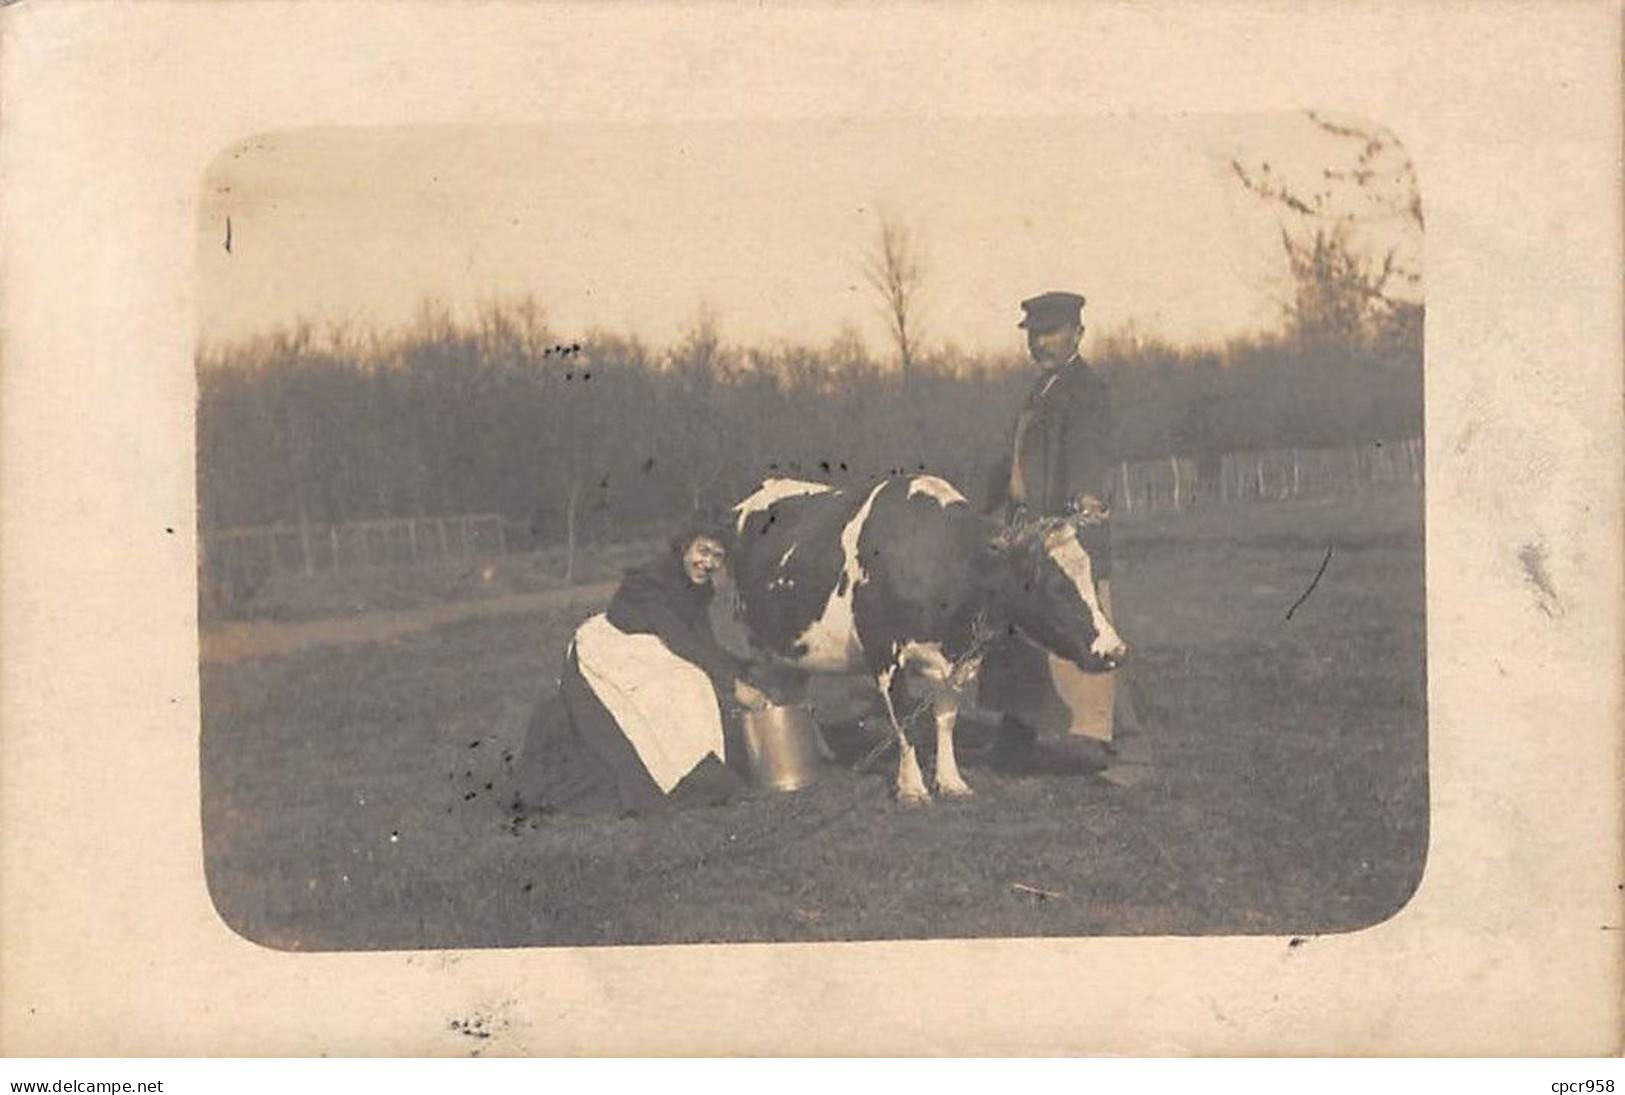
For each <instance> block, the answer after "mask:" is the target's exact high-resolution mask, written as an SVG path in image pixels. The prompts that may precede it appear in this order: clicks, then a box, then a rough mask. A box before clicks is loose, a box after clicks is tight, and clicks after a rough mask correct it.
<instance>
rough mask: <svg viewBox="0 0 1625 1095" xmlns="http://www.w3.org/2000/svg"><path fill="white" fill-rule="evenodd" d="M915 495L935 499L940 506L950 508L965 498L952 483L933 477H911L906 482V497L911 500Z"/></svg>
mask: <svg viewBox="0 0 1625 1095" xmlns="http://www.w3.org/2000/svg"><path fill="white" fill-rule="evenodd" d="M916 494H923V495H925V496H926V497H927V498H935V499H936V500H937V504H938V505H940V506H951V505H954V504H955V503H956V502H963V501H964V500H965V496H964V495H963V494H960V493H959V491H958V490H957V489H955V487H954V485H953V484H952V483H950V482H948V480H946V479H939V478H937V477H936V476H935V475H915V476H911V477H910V478H909V481H908V496H909V497H910V498H913V497H914V496H915V495H916Z"/></svg>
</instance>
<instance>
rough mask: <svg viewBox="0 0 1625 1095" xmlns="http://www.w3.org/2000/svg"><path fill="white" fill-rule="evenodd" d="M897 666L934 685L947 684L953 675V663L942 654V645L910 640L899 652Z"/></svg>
mask: <svg viewBox="0 0 1625 1095" xmlns="http://www.w3.org/2000/svg"><path fill="white" fill-rule="evenodd" d="M897 664H898V665H900V666H902V667H903V668H904V669H907V670H910V671H911V672H913V673H916V674H918V675H919V676H921V677H924V678H925V679H926V680H928V681H930V682H931V683H932V684H946V683H948V679H949V678H950V677H951V676H952V675H953V671H954V665H953V662H951V661H949V660H948V655H946V654H944V653H943V652H942V644H941V643H922V642H916V641H914V640H912V639H911V640H909V641H908V642H906V643H904V644H903V645H902V647H901V648H900V649H899V650H898V651H897Z"/></svg>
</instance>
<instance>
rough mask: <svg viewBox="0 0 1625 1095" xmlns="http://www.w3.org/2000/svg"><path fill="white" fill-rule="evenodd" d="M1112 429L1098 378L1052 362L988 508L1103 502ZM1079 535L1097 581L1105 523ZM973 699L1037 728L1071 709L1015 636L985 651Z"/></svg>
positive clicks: (1053, 725)
mask: <svg viewBox="0 0 1625 1095" xmlns="http://www.w3.org/2000/svg"><path fill="white" fill-rule="evenodd" d="M1113 430H1114V422H1113V418H1112V406H1111V393H1110V390H1109V389H1108V387H1107V385H1106V381H1105V378H1104V377H1102V376H1101V375H1100V374H1099V373H1097V372H1095V371H1094V370H1093V369H1091V368H1089V366H1087V365H1085V364H1084V363H1083V362H1082V361H1081V360H1080V359H1079V358H1077V357H1073V358H1072V360H1070V361H1068V362H1067V363H1066V364H1065V365H1062V366H1061V367H1060V368H1059V369H1046V370H1045V371H1044V373H1043V375H1042V376H1040V377H1039V378H1038V381H1037V382H1036V383H1035V384H1034V385H1033V388H1032V392H1031V394H1030V395H1029V396H1028V397H1027V402H1026V403H1025V404H1024V405H1023V407H1022V409H1021V411H1020V413H1019V414H1018V415H1017V416H1016V424H1015V429H1014V431H1013V436H1012V438H1011V441H1010V455H1009V456H1008V457H1007V458H1006V459H1005V460H1004V461H1003V462H1002V463H1001V464H1000V466H999V469H998V471H997V472H996V473H995V475H996V476H997V478H996V480H995V482H994V483H993V484H992V485H991V487H992V489H991V491H990V494H989V499H990V501H991V503H992V507H991V508H994V509H999V508H1002V509H1004V510H1005V512H1006V514H1007V515H1008V514H1009V513H1011V512H1012V511H1013V510H1014V509H1015V508H1016V506H1017V505H1023V506H1025V507H1026V509H1027V510H1028V512H1030V513H1032V514H1035V515H1046V516H1055V515H1060V514H1064V513H1066V512H1067V511H1068V509H1069V508H1070V507H1071V505H1072V504H1073V502H1074V501H1075V500H1076V499H1077V498H1079V497H1080V496H1082V495H1092V496H1093V497H1095V498H1097V499H1099V500H1101V501H1109V499H1110V497H1111V482H1112V472H1113V470H1114V468H1115V467H1116V463H1115V458H1114V451H1113V450H1114V446H1113V437H1112V434H1113ZM1012 464H1013V465H1014V466H1015V469H1016V470H1015V474H1014V475H1012V473H1011V467H1012ZM1013 488H1014V489H1013ZM1016 491H1019V492H1020V496H1019V497H1018V496H1017V493H1016ZM1079 535H1080V537H1081V538H1082V539H1083V541H1084V546H1085V547H1087V548H1088V550H1089V557H1090V562H1091V563H1092V565H1093V570H1094V575H1095V581H1096V582H1097V583H1098V582H1102V581H1105V580H1106V579H1108V578H1109V577H1110V576H1111V533H1110V528H1109V526H1108V525H1106V524H1100V525H1096V526H1093V527H1090V528H1087V529H1080V530H1079ZM980 702H981V703H982V705H983V706H985V707H988V708H990V709H992V710H994V711H1001V712H1003V713H1005V714H1006V715H1008V716H1011V717H1013V718H1015V719H1017V720H1019V721H1020V722H1022V723H1025V724H1026V725H1028V726H1030V727H1033V728H1035V729H1038V730H1040V731H1042V732H1044V733H1064V732H1066V730H1067V728H1068V727H1069V726H1071V724H1072V713H1071V712H1070V711H1069V710H1068V709H1067V707H1066V705H1065V703H1064V701H1063V700H1062V698H1061V696H1060V694H1059V693H1058V692H1057V691H1056V688H1055V685H1054V682H1053V678H1052V675H1051V670H1050V664H1049V655H1047V654H1045V653H1044V652H1043V651H1041V650H1039V649H1038V648H1037V647H1035V646H1033V645H1031V644H1030V643H1028V642H1026V641H1025V640H1023V639H1020V638H1017V637H1010V638H1007V639H1004V640H1002V641H999V642H996V643H994V644H993V646H992V647H991V648H990V649H989V650H988V653H987V657H986V658H985V659H984V661H983V664H982V673H981V687H980Z"/></svg>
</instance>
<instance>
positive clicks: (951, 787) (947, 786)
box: [937, 783, 976, 798]
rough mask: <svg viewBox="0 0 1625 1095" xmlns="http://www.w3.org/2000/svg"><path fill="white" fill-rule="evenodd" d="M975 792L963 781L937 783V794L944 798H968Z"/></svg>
mask: <svg viewBox="0 0 1625 1095" xmlns="http://www.w3.org/2000/svg"><path fill="white" fill-rule="evenodd" d="M975 793H976V792H975V791H972V790H971V789H970V787H969V786H967V785H966V784H964V783H939V784H937V794H939V795H941V796H943V797H944V798H970V797H971V796H972V795H974V794H975Z"/></svg>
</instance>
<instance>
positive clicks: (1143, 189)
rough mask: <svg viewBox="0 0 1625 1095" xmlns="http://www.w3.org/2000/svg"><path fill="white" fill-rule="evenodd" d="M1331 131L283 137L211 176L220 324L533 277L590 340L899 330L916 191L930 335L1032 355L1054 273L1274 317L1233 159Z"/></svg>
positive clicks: (410, 132)
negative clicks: (880, 270)
mask: <svg viewBox="0 0 1625 1095" xmlns="http://www.w3.org/2000/svg"><path fill="white" fill-rule="evenodd" d="M1328 141H1329V139H1328V138H1326V137H1325V135H1324V134H1321V133H1320V132H1319V131H1317V130H1316V129H1315V127H1314V126H1313V125H1312V124H1311V123H1310V122H1309V121H1308V120H1307V119H1305V118H1304V117H1303V116H1301V115H1285V114H1282V115H1258V116H1249V117H1224V116H1211V117H1207V116H1182V117H1178V118H1148V119H1133V118H1091V119H1077V120H1058V119H1017V120H1010V119H974V120H965V119H942V120H928V121H921V120H918V119H909V120H895V121H891V120H875V119H856V120H850V121H812V122H809V121H805V120H797V121H786V122H782V123H772V124H764V123H761V122H749V123H715V124H685V125H680V126H670V125H668V126H635V127H634V126H595V127H591V128H525V129H517V128H504V129H494V128H422V129H349V130H341V129H324V130H298V131H288V132H279V133H272V134H268V135H265V136H262V137H258V138H254V139H251V140H245V141H243V142H241V143H240V144H238V145H236V146H234V147H233V148H231V149H228V150H226V151H225V152H223V153H222V154H221V155H220V157H218V158H217V160H216V161H215V163H214V164H213V165H212V166H211V168H210V169H209V172H208V174H207V177H206V179H205V182H204V186H205V195H204V198H205V200H204V201H203V204H202V213H201V216H202V221H203V223H202V225H201V228H200V239H199V269H200V275H201V279H202V285H201V289H202V300H203V311H202V333H203V335H204V336H205V338H206V339H210V340H213V339H220V338H227V339H229V338H233V337H237V336H239V335H244V334H250V333H255V332H258V331H263V330H265V329H268V328H270V327H273V326H276V325H279V324H287V323H291V322H292V321H294V320H295V319H296V318H300V317H304V318H308V319H311V320H314V321H317V322H327V321H337V322H349V323H352V324H356V325H359V326H362V327H368V326H371V327H379V328H387V327H390V326H394V325H397V324H400V323H403V322H406V321H407V320H409V319H410V318H411V316H412V314H413V313H414V312H415V311H416V309H417V306H418V303H419V302H420V301H421V300H423V299H424V298H425V297H433V298H436V299H438V300H439V301H441V302H443V303H445V304H446V305H448V306H449V307H450V308H451V309H452V310H453V312H454V313H457V314H460V315H468V314H469V313H470V312H471V310H472V309H473V308H474V307H476V306H478V305H479V304H480V303H481V302H484V301H490V300H496V299H503V300H511V299H515V298H518V297H523V296H530V297H532V298H534V299H535V300H536V301H537V302H538V303H539V304H540V305H541V306H542V307H543V309H544V310H545V313H546V315H547V317H548V320H549V323H550V325H551V326H552V328H553V329H554V330H555V331H556V332H557V333H558V334H559V335H560V337H561V338H565V339H573V338H577V337H580V336H581V335H583V334H585V333H586V332H588V331H590V330H592V329H594V328H601V329H604V330H609V331H613V332H617V333H633V334H636V335H638V336H640V337H642V338H643V339H645V340H646V341H648V342H650V343H651V344H654V345H657V346H659V345H666V344H669V343H670V342H672V341H674V340H675V339H676V338H678V337H679V335H680V333H681V331H682V330H683V329H684V327H685V326H686V325H687V324H688V323H689V322H690V320H691V319H692V317H693V316H694V315H695V314H696V312H697V310H698V309H699V308H700V307H701V306H702V305H703V306H706V307H708V308H709V309H710V310H711V311H712V312H713V313H714V314H715V315H716V317H717V319H718V321H719V324H720V327H721V331H722V334H723V337H724V338H725V339H726V340H727V341H729V342H733V343H744V344H753V343H772V342H777V341H798V342H807V343H813V344H822V343H825V342H827V341H829V340H830V339H831V338H833V337H835V336H836V335H837V334H838V333H839V332H840V331H841V329H842V328H843V327H844V326H847V325H851V326H853V327H855V328H856V329H857V330H858V332H859V333H860V334H861V335H862V337H863V339H864V341H865V342H866V343H867V345H868V346H869V347H870V348H871V349H872V350H875V351H877V352H883V351H885V350H886V349H888V348H889V339H888V336H887V334H886V328H885V324H884V319H883V318H882V314H881V312H880V310H879V306H878V300H877V297H876V295H875V292H874V290H873V289H872V288H871V287H870V286H869V285H868V284H867V283H866V282H865V280H864V278H863V276H862V264H863V261H864V258H865V256H866V254H867V253H868V252H869V250H870V249H871V248H872V246H873V243H874V238H875V236H876V234H877V226H878V223H879V211H880V210H888V211H890V214H891V215H892V216H893V217H894V218H896V219H897V220H900V221H901V222H903V223H905V224H906V225H907V226H908V227H909V228H910V229H911V231H912V232H913V233H914V234H915V236H916V237H917V238H918V240H919V241H920V243H921V245H922V247H923V254H924V260H925V270H926V273H925V281H924V288H923V296H922V306H921V324H922V332H923V335H924V338H925V341H926V343H927V344H928V345H933V344H936V345H940V344H942V343H945V342H953V343H957V344H958V345H959V346H960V347H962V348H964V349H966V350H969V351H973V352H994V353H998V352H1021V350H1022V349H1023V345H1024V344H1023V342H1022V340H1021V338H1020V332H1018V331H1017V330H1016V328H1015V323H1016V321H1017V319H1019V318H1020V311H1019V308H1018V307H1017V302H1018V301H1019V300H1021V299H1022V298H1023V297H1027V296H1031V295H1033V294H1035V293H1038V292H1042V291H1044V290H1047V289H1071V290H1075V291H1078V292H1082V293H1084V294H1085V295H1086V296H1087V297H1088V298H1089V306H1088V308H1087V310H1086V312H1085V319H1086V321H1087V322H1088V323H1089V326H1090V328H1091V330H1092V331H1094V332H1096V333H1099V332H1106V331H1112V330H1118V329H1122V328H1124V327H1125V326H1127V325H1130V324H1132V325H1133V326H1134V327H1135V328H1136V329H1137V330H1139V331H1140V332H1142V333H1145V334H1155V335H1159V336H1162V337H1165V338H1168V339H1170V340H1173V341H1175V342H1190V341H1205V340H1212V339H1218V338H1223V337H1225V336H1227V335H1231V334H1238V333H1245V332H1250V331H1255V330H1259V329H1263V328H1270V327H1273V326H1274V325H1275V324H1276V323H1277V321H1278V317H1279V310H1278V306H1277V304H1276V301H1277V300H1278V299H1279V298H1280V297H1281V296H1283V295H1284V294H1285V292H1286V289H1287V280H1286V264H1285V260H1284V258H1283V255H1282V251H1281V244H1280V236H1279V232H1280V229H1279V221H1278V220H1277V217H1276V215H1275V214H1274V213H1273V212H1272V211H1271V210H1270V209H1269V208H1268V207H1267V206H1266V205H1265V204H1264V203H1263V202H1261V201H1260V200H1259V199H1258V198H1256V197H1254V196H1252V195H1250V194H1248V193H1246V192H1245V191H1243V190H1242V188H1241V187H1240V185H1239V184H1238V183H1237V181H1236V180H1235V178H1234V176H1233V175H1232V174H1231V172H1230V169H1229V161H1230V159H1231V157H1240V158H1241V159H1242V160H1243V162H1255V161H1257V160H1260V159H1267V160H1269V161H1271V162H1272V163H1273V164H1275V165H1276V166H1277V169H1278V170H1286V171H1289V172H1296V173H1297V174H1298V175H1301V176H1303V177H1304V178H1305V180H1306V183H1307V182H1312V181H1314V177H1316V176H1318V175H1319V169H1320V166H1321V165H1322V164H1323V163H1325V162H1327V161H1328V160H1329V158H1331V157H1332V156H1333V155H1335V151H1336V150H1335V149H1334V148H1333V147H1332V146H1331V145H1330V144H1329V143H1328ZM228 215H229V216H230V218H231V225H232V249H231V252H230V253H229V254H228V253H227V252H226V250H225V248H224V246H223V243H224V240H225V221H226V217H227V216H228ZM1377 231H1379V232H1381V231H1384V229H1382V228H1378V229H1377ZM1399 238H1400V237H1398V236H1395V239H1399ZM1417 245H1418V241H1416V240H1410V241H1407V242H1406V246H1407V247H1408V248H1410V249H1411V250H1412V251H1414V248H1415V247H1416V246H1417Z"/></svg>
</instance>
